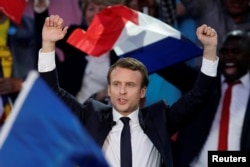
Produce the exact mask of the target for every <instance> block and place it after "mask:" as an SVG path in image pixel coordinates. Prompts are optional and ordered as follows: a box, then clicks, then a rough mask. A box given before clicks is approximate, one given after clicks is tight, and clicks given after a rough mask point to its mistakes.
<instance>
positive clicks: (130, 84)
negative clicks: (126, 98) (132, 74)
mask: <svg viewBox="0 0 250 167" xmlns="http://www.w3.org/2000/svg"><path fill="white" fill-rule="evenodd" d="M127 86H128V87H134V86H135V84H134V83H128V84H127Z"/></svg>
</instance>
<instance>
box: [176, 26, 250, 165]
mask: <svg viewBox="0 0 250 167" xmlns="http://www.w3.org/2000/svg"><path fill="white" fill-rule="evenodd" d="M249 45H250V40H249V36H248V34H247V33H246V32H244V31H241V30H233V31H231V32H229V33H228V34H227V35H226V36H225V37H224V39H223V41H222V44H221V47H220V49H219V57H220V63H219V72H218V77H217V81H216V86H215V89H214V90H213V91H212V93H211V96H210V98H209V99H208V100H207V102H206V104H205V105H204V107H203V108H202V110H201V111H200V112H199V114H198V115H197V118H195V119H194V121H193V122H191V123H190V124H189V125H188V126H187V127H185V128H184V129H183V130H181V131H180V132H179V133H178V137H177V140H176V142H175V144H174V145H175V146H174V155H175V156H174V157H175V158H174V159H176V160H175V161H174V162H175V166H176V167H188V166H193V167H206V166H207V164H208V158H207V157H208V151H209V150H210V151H217V150H219V151H227V150H231V151H248V152H249V151H250V49H249ZM227 83H237V84H236V85H234V86H233V87H232V91H231V92H232V95H231V102H230V103H229V104H227V107H228V108H230V110H229V118H230V119H229V123H228V132H227V133H228V135H227V139H226V140H225V142H224V143H228V144H227V148H225V147H224V148H223V149H221V148H220V147H219V146H220V144H219V143H220V142H219V141H220V136H221V134H222V133H221V132H220V127H221V125H222V124H221V123H222V122H223V121H222V120H223V118H225V117H226V116H222V115H223V112H224V110H223V101H224V99H225V97H226V95H225V94H226V90H227V88H228V87H229V86H228V84H227Z"/></svg>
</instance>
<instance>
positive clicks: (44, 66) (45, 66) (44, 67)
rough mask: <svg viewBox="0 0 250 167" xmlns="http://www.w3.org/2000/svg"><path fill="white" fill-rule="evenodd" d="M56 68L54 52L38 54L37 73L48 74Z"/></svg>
mask: <svg viewBox="0 0 250 167" xmlns="http://www.w3.org/2000/svg"><path fill="white" fill-rule="evenodd" d="M55 68H56V62H55V51H53V52H47V53H44V52H41V50H39V54H38V72H48V71H52V70H54V69H55Z"/></svg>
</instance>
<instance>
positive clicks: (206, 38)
mask: <svg viewBox="0 0 250 167" xmlns="http://www.w3.org/2000/svg"><path fill="white" fill-rule="evenodd" d="M196 35H197V38H198V39H199V40H200V42H201V43H202V45H203V47H204V51H203V57H204V58H205V59H207V60H211V61H215V60H217V56H216V52H217V51H216V50H217V33H216V31H215V30H214V29H213V28H211V27H209V26H207V25H205V24H204V25H202V26H200V27H198V28H197V30H196Z"/></svg>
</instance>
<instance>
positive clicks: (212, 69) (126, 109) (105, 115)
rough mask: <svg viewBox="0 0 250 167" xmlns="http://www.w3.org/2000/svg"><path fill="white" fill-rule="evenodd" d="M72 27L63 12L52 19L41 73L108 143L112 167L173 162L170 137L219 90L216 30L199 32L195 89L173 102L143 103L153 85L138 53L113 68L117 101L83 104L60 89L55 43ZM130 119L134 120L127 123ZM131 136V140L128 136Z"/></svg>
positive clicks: (41, 53) (102, 144)
mask: <svg viewBox="0 0 250 167" xmlns="http://www.w3.org/2000/svg"><path fill="white" fill-rule="evenodd" d="M67 29H68V27H67V26H66V27H65V26H64V24H63V19H62V18H60V17H59V16H58V15H51V16H50V17H48V18H46V20H45V23H44V27H43V32H42V37H43V41H42V48H41V50H40V51H39V60H38V71H39V73H40V75H41V77H42V78H43V79H44V80H45V81H46V82H47V84H48V85H49V86H50V87H51V88H52V90H53V91H55V93H56V94H57V96H59V97H60V99H61V100H62V101H63V102H64V103H65V104H66V105H67V106H68V107H69V108H70V109H71V110H72V112H74V114H75V115H76V116H77V117H78V118H79V120H80V121H81V123H82V124H83V125H84V127H85V128H86V129H87V130H88V132H89V134H90V135H91V136H92V137H93V139H94V141H95V142H96V143H97V144H98V145H99V146H100V147H102V150H103V153H104V155H105V157H106V159H107V160H108V162H109V164H110V165H111V166H122V167H123V166H126V167H128V166H142V167H146V166H147V167H152V166H165V167H172V166H173V163H172V154H171V145H170V140H169V136H170V135H171V134H172V133H174V132H175V131H176V130H177V129H179V128H182V127H183V126H186V124H187V123H188V122H189V121H190V119H191V118H192V117H193V116H195V115H197V113H195V112H194V111H198V108H200V107H202V105H203V103H205V102H206V98H207V96H208V95H209V93H210V92H211V91H212V89H213V86H212V85H213V82H214V79H215V76H216V75H217V74H216V71H217V66H218V60H219V59H218V57H217V56H216V48H217V34H216V31H215V30H214V29H213V28H211V27H209V26H207V25H202V26H201V27H199V28H198V29H197V36H198V38H199V39H200V41H201V42H202V43H203V45H204V55H203V58H204V59H203V64H202V67H201V72H200V74H199V77H198V79H197V82H196V84H195V85H194V87H193V89H192V90H190V92H189V93H188V94H186V95H185V96H183V97H182V98H181V99H179V100H178V101H177V102H176V103H175V104H173V105H172V106H168V105H166V103H164V102H163V101H160V102H158V103H155V104H152V105H151V106H148V107H146V108H141V107H140V100H141V99H142V98H143V97H144V96H145V93H146V90H147V85H148V72H147V69H146V67H145V66H144V65H143V64H142V63H141V62H140V61H138V60H136V59H134V58H121V59H119V60H118V61H117V62H116V63H114V64H113V65H112V66H111V67H110V69H109V71H108V73H107V80H108V95H109V97H110V101H111V106H110V105H105V104H103V103H100V102H98V101H96V100H94V99H89V100H88V101H87V102H86V103H85V104H84V105H83V104H81V103H78V101H77V100H76V99H75V98H74V96H72V95H70V94H69V93H68V92H66V91H65V90H63V89H62V88H60V86H59V83H58V81H57V75H56V64H55V43H56V42H57V41H58V40H60V39H62V38H64V36H65V34H66V33H67ZM71 82H74V81H71ZM124 117H125V118H124ZM120 118H121V119H120ZM125 120H127V121H129V120H130V121H129V123H126V121H125ZM123 122H124V123H123ZM123 124H124V127H123ZM122 129H123V130H122ZM121 131H123V132H122V134H121ZM130 131H131V132H130ZM121 135H122V136H121ZM127 137H128V140H127V141H123V139H125V138H127ZM120 140H121V144H120ZM124 144H126V146H125V150H124ZM124 154H125V156H124ZM127 163H128V164H127Z"/></svg>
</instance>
